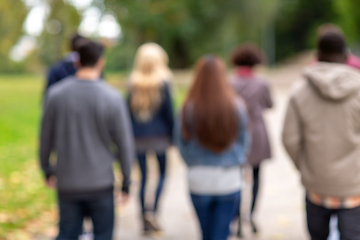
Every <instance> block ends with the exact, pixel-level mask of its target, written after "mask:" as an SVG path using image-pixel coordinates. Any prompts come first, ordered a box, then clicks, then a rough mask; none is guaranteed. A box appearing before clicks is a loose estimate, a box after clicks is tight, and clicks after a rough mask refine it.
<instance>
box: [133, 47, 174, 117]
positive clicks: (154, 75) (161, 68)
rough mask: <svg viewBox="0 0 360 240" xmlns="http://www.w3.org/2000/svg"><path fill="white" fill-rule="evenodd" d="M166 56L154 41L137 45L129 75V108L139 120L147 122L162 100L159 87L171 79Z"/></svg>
mask: <svg viewBox="0 0 360 240" xmlns="http://www.w3.org/2000/svg"><path fill="white" fill-rule="evenodd" d="M168 61H169V59H168V56H167V54H166V52H165V50H164V49H163V48H162V47H160V46H159V45H158V44H156V43H145V44H143V45H142V46H140V47H139V49H138V50H137V53H136V57H135V63H134V69H133V71H132V73H131V75H130V91H131V98H130V109H131V111H132V113H133V114H134V116H135V118H136V119H137V120H138V121H140V122H147V121H149V120H150V119H151V117H152V116H153V114H154V112H155V111H156V110H157V109H158V108H159V106H160V104H161V102H162V95H161V87H162V86H163V84H164V82H166V81H170V80H171V79H172V77H173V76H172V73H171V71H170V69H169V68H168V66H167V64H168Z"/></svg>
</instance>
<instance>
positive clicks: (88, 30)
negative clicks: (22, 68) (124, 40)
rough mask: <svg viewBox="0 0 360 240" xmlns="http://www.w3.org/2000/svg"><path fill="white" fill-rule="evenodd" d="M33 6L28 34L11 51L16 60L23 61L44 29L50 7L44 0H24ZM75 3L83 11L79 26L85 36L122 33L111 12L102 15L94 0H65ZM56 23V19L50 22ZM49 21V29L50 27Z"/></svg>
mask: <svg viewBox="0 0 360 240" xmlns="http://www.w3.org/2000/svg"><path fill="white" fill-rule="evenodd" d="M23 1H24V2H25V3H26V5H27V6H28V7H30V8H31V10H30V12H29V14H28V16H27V17H26V20H25V23H24V30H25V32H26V33H27V34H28V35H27V36H23V37H22V38H21V39H20V40H19V42H18V43H17V44H16V45H15V46H14V47H13V49H12V50H11V52H10V57H11V58H12V59H13V60H14V61H22V60H23V59H25V57H26V56H27V55H28V53H29V52H31V50H32V49H34V47H35V46H36V38H35V37H36V36H39V35H40V34H41V33H42V31H43V29H44V21H45V18H46V16H47V14H49V11H50V9H49V8H48V6H47V5H46V3H45V1H44V0H23ZM65 1H68V2H70V3H71V4H73V5H74V6H75V7H76V8H77V9H78V10H79V11H82V12H83V16H82V17H83V20H82V22H81V24H80V26H79V32H80V33H81V34H83V35H84V36H87V37H90V36H100V37H105V38H111V39H116V38H118V37H119V36H120V35H121V28H120V25H119V24H118V23H117V21H116V19H115V18H114V16H113V15H111V14H105V15H103V16H102V15H101V12H100V10H99V9H97V8H96V7H91V6H90V5H91V3H92V1H93V0H65ZM50 23H53V24H56V21H53V22H50ZM50 23H48V29H52V28H51V27H50V28H49V24H50Z"/></svg>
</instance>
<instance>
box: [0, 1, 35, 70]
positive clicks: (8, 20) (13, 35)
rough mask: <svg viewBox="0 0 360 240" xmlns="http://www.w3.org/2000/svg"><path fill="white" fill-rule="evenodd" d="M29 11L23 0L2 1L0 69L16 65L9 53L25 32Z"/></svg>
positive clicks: (7, 68) (0, 7)
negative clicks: (24, 26) (24, 27)
mask: <svg viewBox="0 0 360 240" xmlns="http://www.w3.org/2000/svg"><path fill="white" fill-rule="evenodd" d="M27 13H28V10H27V9H26V6H25V4H24V2H23V1H22V0H11V1H0V62H1V64H0V71H10V70H11V69H12V68H13V67H14V63H13V62H12V61H11V60H10V59H9V53H10V50H11V49H12V47H13V46H14V45H15V44H16V42H17V41H18V39H19V38H20V37H21V35H22V33H23V23H24V21H25V18H26V15H27Z"/></svg>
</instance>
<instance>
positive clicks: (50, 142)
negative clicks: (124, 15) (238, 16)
mask: <svg viewBox="0 0 360 240" xmlns="http://www.w3.org/2000/svg"><path fill="white" fill-rule="evenodd" d="M71 42H72V50H73V52H72V53H71V54H70V55H69V56H68V57H67V58H66V59H65V60H64V61H62V62H60V63H58V64H56V65H55V66H54V67H53V68H52V69H51V71H50V72H49V78H48V84H47V88H46V93H45V104H44V113H43V119H42V126H41V141H40V162H41V166H42V169H43V172H44V174H45V177H46V182H47V184H48V185H49V186H50V187H54V188H56V189H57V193H58V202H59V212H60V222H59V230H60V231H59V235H58V237H57V239H58V240H65V239H66V240H72V239H73V240H75V239H76V240H77V239H78V238H79V236H80V235H81V234H82V232H83V228H82V226H83V219H84V217H90V218H91V220H92V222H93V233H94V237H95V239H96V240H111V239H112V234H113V227H114V177H113V160H114V158H116V159H118V161H119V162H120V165H121V171H122V175H123V181H122V188H121V191H122V198H123V200H124V201H125V200H126V199H127V196H128V194H129V187H130V183H131V179H130V176H131V171H132V166H133V162H134V160H135V159H136V158H137V160H138V165H139V167H140V170H141V186H140V191H139V200H140V201H139V202H140V207H141V219H142V226H143V232H144V234H146V235H151V234H153V233H159V232H161V231H162V229H161V226H160V225H159V223H158V221H157V219H158V211H159V200H160V198H161V195H162V190H163V186H164V182H165V179H166V166H167V154H166V153H167V150H168V148H169V147H170V146H172V145H176V146H177V147H178V149H179V152H180V154H181V156H182V158H183V159H184V162H185V163H186V165H187V167H188V174H187V178H188V187H189V192H190V197H191V200H192V203H193V206H194V208H195V211H196V213H197V216H198V219H199V222H200V226H201V232H202V239H203V240H226V239H228V237H229V235H230V230H229V229H230V224H231V223H232V222H233V221H238V222H239V228H238V232H237V235H238V236H239V237H242V235H243V234H242V225H241V207H240V206H241V204H240V203H241V190H242V187H243V181H244V177H243V171H242V166H244V165H245V164H248V165H250V166H251V168H252V173H253V174H252V175H253V189H252V204H251V210H250V222H251V226H252V230H253V232H254V233H256V232H257V231H258V228H257V226H256V224H255V222H254V219H253V213H254V209H255V207H256V202H257V196H258V191H259V186H260V182H261V178H260V176H261V174H260V169H261V163H262V162H263V161H264V160H266V159H270V158H271V150H270V142H269V138H268V134H267V130H266V126H265V122H264V119H263V112H264V111H265V110H266V109H269V108H271V107H272V106H273V101H272V97H271V91H270V87H269V84H268V82H267V81H266V80H264V79H262V78H261V77H259V76H257V74H256V73H255V70H254V67H255V66H256V65H259V64H262V63H265V62H266V56H265V54H264V53H263V52H262V51H261V49H259V48H258V47H257V46H256V45H254V44H243V45H240V46H238V47H236V48H235V49H234V50H233V52H232V55H231V57H230V61H231V64H232V65H233V67H234V71H233V73H232V74H231V76H228V74H227V70H226V65H225V63H224V61H223V60H222V59H221V58H219V57H217V56H215V55H206V56H203V57H202V58H200V59H199V60H198V61H197V63H196V66H195V70H194V77H193V83H192V85H191V87H190V89H189V91H188V94H187V97H186V99H185V101H184V103H183V105H182V107H181V109H180V111H179V114H177V115H176V116H177V117H174V109H173V96H172V91H171V85H172V83H171V82H172V80H173V74H172V72H171V70H170V69H169V67H168V61H169V59H168V56H167V54H166V52H165V51H164V49H163V48H161V47H160V46H159V45H158V44H155V43H146V44H144V45H142V46H140V47H139V49H138V51H137V54H136V56H135V62H134V68H133V71H132V73H131V74H130V76H129V80H128V92H127V97H126V98H124V97H123V96H122V95H121V94H120V93H119V92H118V91H117V90H116V89H114V88H113V87H111V86H109V85H108V84H107V83H106V82H105V81H102V77H101V76H102V72H103V69H104V66H105V58H104V56H103V51H104V48H103V47H102V46H101V44H99V43H97V42H93V41H91V40H88V39H85V38H83V37H81V36H79V35H75V36H74V38H73V40H72V41H71ZM346 63H348V64H349V65H351V66H355V67H359V65H360V64H359V63H360V61H359V60H358V59H357V58H356V57H355V56H353V55H351V54H350V53H349V51H348V47H347V45H346V40H345V37H344V35H343V33H342V31H341V30H340V29H339V28H338V27H336V26H334V25H326V26H323V27H322V28H320V30H319V36H318V49H317V61H316V62H313V63H312V64H310V65H309V66H308V67H307V68H306V69H305V70H304V74H303V78H302V79H301V80H299V82H298V83H297V84H296V86H295V87H294V90H293V91H292V92H291V97H290V101H289V107H288V110H287V113H286V118H285V122H284V130H283V142H284V146H285V148H286V150H287V152H288V153H289V155H290V157H291V159H292V160H293V161H294V164H295V166H296V167H297V168H298V169H299V171H300V173H301V176H302V182H303V184H304V186H305V189H306V208H307V222H308V227H309V232H310V235H311V239H312V240H326V239H327V238H328V235H329V222H330V218H331V216H332V215H336V216H337V217H338V222H339V227H338V228H339V231H340V234H341V239H342V240H356V239H360V225H359V223H360V178H359V176H360V175H359V174H358V172H359V171H360V162H359V160H358V158H359V157H360V152H359V149H360V125H359V123H360V102H359V96H360V73H359V72H357V71H358V70H356V69H355V68H353V67H351V66H350V67H349V66H346ZM52 152H54V153H55V154H56V161H53V160H52V158H51V153H52ZM149 152H153V153H155V155H156V158H157V162H158V169H159V171H158V172H159V180H158V187H157V189H156V192H155V194H154V195H155V199H154V200H153V201H151V202H152V204H151V205H150V204H149V200H148V199H146V197H145V196H146V194H145V193H146V182H147V155H148V153H149Z"/></svg>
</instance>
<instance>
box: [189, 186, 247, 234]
mask: <svg viewBox="0 0 360 240" xmlns="http://www.w3.org/2000/svg"><path fill="white" fill-rule="evenodd" d="M191 200H192V202H193V204H194V207H195V210H196V213H197V215H198V218H199V221H200V226H201V230H202V236H203V238H202V239H203V240H226V239H227V238H228V236H229V227H230V223H231V220H232V219H233V217H234V214H235V211H236V210H237V209H238V206H239V204H240V192H236V193H232V194H229V195H224V196H207V195H195V194H191Z"/></svg>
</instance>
